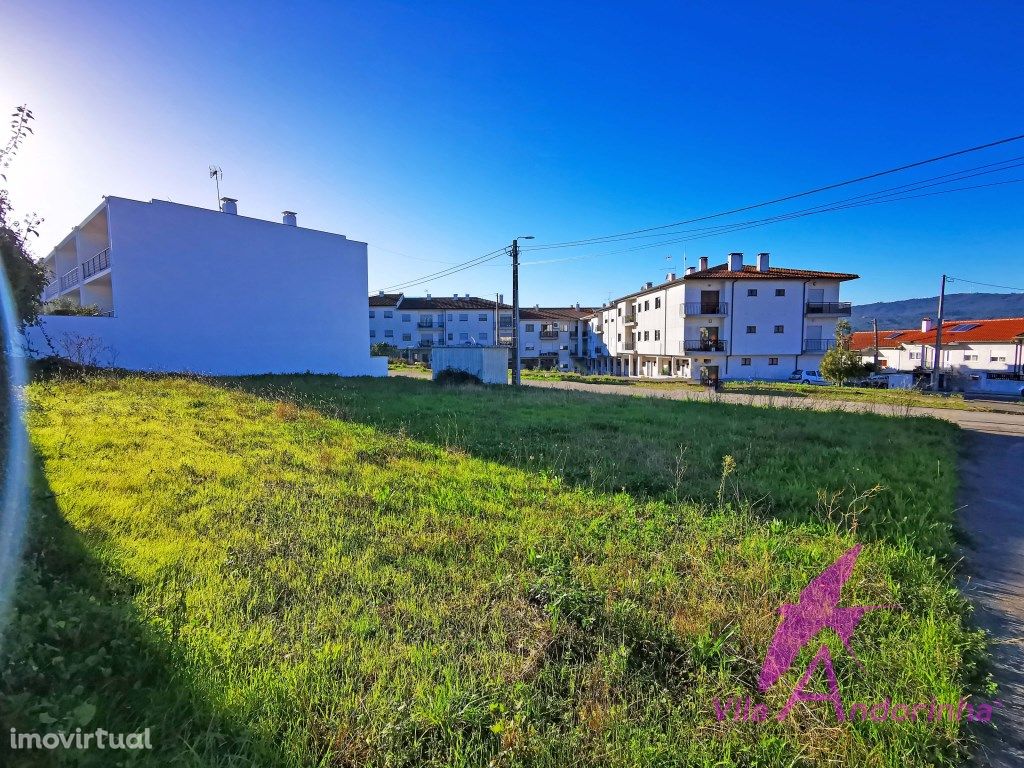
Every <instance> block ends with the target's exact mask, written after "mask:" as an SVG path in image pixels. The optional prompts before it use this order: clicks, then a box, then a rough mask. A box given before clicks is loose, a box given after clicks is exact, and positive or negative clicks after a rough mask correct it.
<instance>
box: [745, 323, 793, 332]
mask: <svg viewBox="0 0 1024 768" xmlns="http://www.w3.org/2000/svg"><path fill="white" fill-rule="evenodd" d="M785 332H786V326H784V325H776V326H775V333H785ZM747 333H757V326H756V325H748V326H747Z"/></svg>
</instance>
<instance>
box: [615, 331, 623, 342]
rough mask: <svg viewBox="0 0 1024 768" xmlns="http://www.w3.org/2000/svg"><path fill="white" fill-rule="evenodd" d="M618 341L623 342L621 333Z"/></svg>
mask: <svg viewBox="0 0 1024 768" xmlns="http://www.w3.org/2000/svg"><path fill="white" fill-rule="evenodd" d="M616 341H622V334H621V333H620V334H619V337H618V338H617V339H616Z"/></svg>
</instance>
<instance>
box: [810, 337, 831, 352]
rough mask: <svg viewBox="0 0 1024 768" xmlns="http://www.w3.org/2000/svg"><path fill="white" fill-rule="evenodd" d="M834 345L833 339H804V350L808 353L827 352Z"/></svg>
mask: <svg viewBox="0 0 1024 768" xmlns="http://www.w3.org/2000/svg"><path fill="white" fill-rule="evenodd" d="M835 345H836V340H835V339H804V352H807V353H810V354H815V353H818V352H828V351H829V350H830V349H832V347H834V346H835Z"/></svg>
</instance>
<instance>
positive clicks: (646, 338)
mask: <svg viewBox="0 0 1024 768" xmlns="http://www.w3.org/2000/svg"><path fill="white" fill-rule="evenodd" d="M650 340H651V332H650V331H644V341H650Z"/></svg>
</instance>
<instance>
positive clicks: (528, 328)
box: [526, 323, 533, 333]
mask: <svg viewBox="0 0 1024 768" xmlns="http://www.w3.org/2000/svg"><path fill="white" fill-rule="evenodd" d="M526 332H527V333H533V323H527V324H526Z"/></svg>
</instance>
